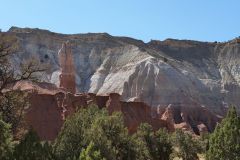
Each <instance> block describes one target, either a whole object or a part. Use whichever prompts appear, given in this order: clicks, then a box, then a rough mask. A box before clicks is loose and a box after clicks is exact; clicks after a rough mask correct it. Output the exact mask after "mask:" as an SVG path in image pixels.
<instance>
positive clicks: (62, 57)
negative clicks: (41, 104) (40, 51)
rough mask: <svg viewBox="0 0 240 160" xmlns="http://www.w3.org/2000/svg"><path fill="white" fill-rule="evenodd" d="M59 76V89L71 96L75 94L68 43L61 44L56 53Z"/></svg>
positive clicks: (70, 51)
mask: <svg viewBox="0 0 240 160" xmlns="http://www.w3.org/2000/svg"><path fill="white" fill-rule="evenodd" d="M58 57H59V64H60V68H61V74H60V76H59V81H60V85H59V86H60V87H61V88H64V89H66V90H67V91H68V92H71V93H73V94H75V93H76V82H75V69H74V62H73V56H72V48H71V44H70V42H66V43H63V45H62V48H61V49H60V50H59V52H58Z"/></svg>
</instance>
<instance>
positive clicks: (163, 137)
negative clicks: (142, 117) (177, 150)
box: [133, 123, 172, 160]
mask: <svg viewBox="0 0 240 160" xmlns="http://www.w3.org/2000/svg"><path fill="white" fill-rule="evenodd" d="M133 139H134V141H135V147H134V148H135V150H136V151H135V152H136V155H137V159H139V160H145V159H153V160H154V159H159V160H168V159H169V157H170V154H171V153H172V145H171V142H170V138H169V136H168V133H167V132H166V130H164V129H160V130H159V131H157V132H156V133H155V132H153V129H152V127H151V126H150V125H149V124H147V123H143V124H141V125H140V126H139V128H138V130H137V132H136V133H135V134H134V135H133Z"/></svg>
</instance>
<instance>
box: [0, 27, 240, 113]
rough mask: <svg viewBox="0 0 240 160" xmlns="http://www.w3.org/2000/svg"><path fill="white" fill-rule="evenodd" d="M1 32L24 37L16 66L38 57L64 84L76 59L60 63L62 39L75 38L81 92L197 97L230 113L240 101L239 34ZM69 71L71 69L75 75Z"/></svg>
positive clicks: (166, 100)
mask: <svg viewBox="0 0 240 160" xmlns="http://www.w3.org/2000/svg"><path fill="white" fill-rule="evenodd" d="M0 34H5V35H11V36H16V37H17V38H18V39H19V45H20V48H21V49H22V50H21V51H19V52H18V53H17V54H16V55H15V56H14V57H13V64H14V65H16V68H17V67H18V64H19V63H21V62H22V61H24V60H26V59H28V58H31V57H36V58H38V59H39V60H40V61H41V62H42V64H47V65H49V66H50V67H49V70H48V71H46V73H45V74H44V75H43V76H42V80H44V81H46V82H51V83H55V84H59V83H60V82H59V74H60V72H61V70H64V68H65V67H62V66H66V68H68V67H67V64H70V63H73V62H71V61H72V60H71V59H72V58H66V59H68V60H67V61H63V62H62V61H61V60H60V62H58V50H59V48H61V46H62V43H64V42H66V41H68V40H69V41H71V43H72V44H73V45H72V55H73V57H74V63H73V64H74V66H75V68H76V71H75V72H76V75H75V79H76V88H77V90H78V91H79V92H84V93H96V94H98V95H106V94H108V93H118V94H120V95H122V97H121V98H122V100H124V101H143V102H145V103H146V104H148V105H149V106H153V107H157V106H159V105H161V106H168V105H169V104H175V103H176V104H177V103H180V104H181V105H184V106H186V107H187V106H188V104H192V103H193V102H194V103H196V104H198V106H205V107H206V108H208V109H210V110H211V111H213V112H214V113H216V114H219V115H224V111H225V110H226V108H227V107H228V106H229V105H230V104H234V105H236V106H240V102H239V97H240V69H239V61H240V56H239V50H240V43H239V42H238V40H237V39H236V40H232V41H229V42H224V43H215V42H213V43H211V42H197V41H187V40H174V39H167V40H164V41H151V42H149V43H144V42H142V41H139V40H135V39H131V38H126V37H113V36H110V35H108V34H105V33H99V34H94V33H91V34H76V35H63V34H57V33H52V32H49V31H46V30H40V29H29V28H26V29H24V28H16V27H12V28H11V29H10V30H9V31H8V32H2V33H0ZM64 48H65V49H64ZM70 50H71V49H70V48H69V45H67V44H65V45H64V46H63V49H62V51H63V54H61V55H62V56H61V57H64V56H65V55H71V54H68V53H70V52H71V51H70ZM65 53H66V54H65ZM67 57H69V56H67ZM63 59H65V58H63ZM65 62H67V63H65ZM69 70H70V71H67V72H65V73H66V74H70V73H71V72H72V69H69ZM62 76H63V78H64V79H65V80H64V81H65V82H62V81H61V84H60V86H65V88H68V87H69V91H71V92H73V93H74V89H73V88H74V86H71V85H69V84H73V83H72V82H73V79H74V78H73V75H70V76H71V78H70V77H69V76H65V75H62ZM67 81H69V82H70V83H69V82H67ZM65 83H68V85H66V84H65ZM67 86H68V87H67Z"/></svg>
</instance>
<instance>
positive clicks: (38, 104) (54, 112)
mask: <svg viewBox="0 0 240 160" xmlns="http://www.w3.org/2000/svg"><path fill="white" fill-rule="evenodd" d="M14 88H17V89H21V90H24V91H27V92H28V93H29V98H30V107H29V108H28V109H27V110H26V116H25V117H26V121H27V124H28V125H30V126H32V127H33V128H34V129H35V130H36V132H37V133H38V135H39V136H40V138H41V139H43V140H54V138H56V136H57V134H58V133H59V131H60V129H61V127H62V125H63V122H64V120H65V119H66V117H67V116H69V115H71V114H73V113H74V112H75V111H76V109H77V108H85V107H87V106H89V105H91V104H95V105H97V107H99V108H103V107H106V109H107V110H108V112H109V114H112V113H113V112H116V111H118V112H122V114H123V118H124V124H125V125H126V127H127V128H128V130H129V133H134V132H135V131H136V130H137V127H138V126H139V125H140V124H141V123H149V124H150V125H152V127H153V129H154V130H158V129H159V128H166V129H168V130H169V131H171V132H173V131H175V129H177V128H178V129H182V130H184V131H185V132H190V133H191V134H197V135H199V134H201V133H205V132H211V131H213V129H214V127H215V126H216V124H217V122H219V121H220V118H219V117H217V116H216V115H214V114H213V113H212V112H211V111H209V110H208V109H206V108H203V107H196V108H195V107H194V108H191V109H189V108H185V107H184V106H177V105H169V106H168V107H162V108H161V109H158V110H161V111H158V112H155V111H154V112H153V110H152V108H151V107H150V106H148V105H147V104H145V103H144V102H125V101H121V96H120V95H119V94H117V93H110V94H109V95H96V94H93V93H89V94H72V93H69V92H66V91H65V90H64V89H59V88H57V87H54V86H52V85H51V84H46V83H38V84H36V83H32V82H18V83H17V84H16V85H15V86H14ZM48 88H49V89H48ZM152 113H155V114H152Z"/></svg>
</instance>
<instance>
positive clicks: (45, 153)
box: [13, 129, 55, 160]
mask: <svg viewBox="0 0 240 160" xmlns="http://www.w3.org/2000/svg"><path fill="white" fill-rule="evenodd" d="M13 157H14V159H15V160H33V159H34V160H54V159H55V157H54V155H53V154H52V148H51V145H49V144H48V143H47V142H45V143H41V142H40V140H39V137H38V136H37V134H36V132H34V131H33V130H32V129H30V130H29V132H28V133H27V134H26V135H25V137H24V138H23V139H22V140H21V141H20V143H19V144H18V145H17V146H16V147H15V151H14V154H13Z"/></svg>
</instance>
